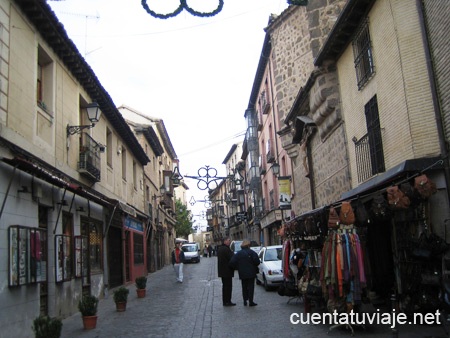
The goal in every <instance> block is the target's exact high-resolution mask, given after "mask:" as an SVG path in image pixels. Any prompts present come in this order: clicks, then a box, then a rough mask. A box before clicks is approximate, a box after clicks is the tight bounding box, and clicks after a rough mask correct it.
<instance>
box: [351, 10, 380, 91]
mask: <svg viewBox="0 0 450 338" xmlns="http://www.w3.org/2000/svg"><path fill="white" fill-rule="evenodd" d="M352 44H353V55H354V57H355V70H356V80H357V82H358V90H361V89H362V88H363V87H364V85H365V84H366V83H367V82H368V81H369V79H370V78H371V77H372V75H373V74H374V73H375V66H374V63H373V53H372V42H371V40H370V33H369V21H368V20H367V19H366V20H364V22H363V23H362V25H361V26H360V28H359V30H358V31H357V33H356V36H355V38H354V39H353V43H352Z"/></svg>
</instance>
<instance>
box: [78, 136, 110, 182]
mask: <svg viewBox="0 0 450 338" xmlns="http://www.w3.org/2000/svg"><path fill="white" fill-rule="evenodd" d="M102 149H104V147H103V146H102V145H101V144H100V143H98V142H97V141H95V140H94V139H93V138H92V137H91V136H89V134H87V133H83V135H82V144H81V146H80V157H79V161H78V172H79V173H80V174H81V175H82V176H84V177H86V178H88V179H90V180H92V181H95V182H99V181H100V173H101V167H100V163H101V162H100V152H101V150H102Z"/></svg>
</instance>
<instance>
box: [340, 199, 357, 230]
mask: <svg viewBox="0 0 450 338" xmlns="http://www.w3.org/2000/svg"><path fill="white" fill-rule="evenodd" d="M339 220H340V221H341V223H342V224H345V225H350V224H354V223H355V213H354V212H353V208H352V205H351V204H350V202H348V201H345V202H342V206H341V212H340V213H339Z"/></svg>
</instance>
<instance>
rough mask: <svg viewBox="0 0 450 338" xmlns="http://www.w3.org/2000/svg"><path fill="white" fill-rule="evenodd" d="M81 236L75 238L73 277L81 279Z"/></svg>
mask: <svg viewBox="0 0 450 338" xmlns="http://www.w3.org/2000/svg"><path fill="white" fill-rule="evenodd" d="M82 266H83V264H82V256H81V236H77V237H75V277H81V269H82Z"/></svg>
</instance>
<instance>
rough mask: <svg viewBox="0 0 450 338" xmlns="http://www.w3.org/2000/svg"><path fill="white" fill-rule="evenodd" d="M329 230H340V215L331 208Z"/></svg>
mask: <svg viewBox="0 0 450 338" xmlns="http://www.w3.org/2000/svg"><path fill="white" fill-rule="evenodd" d="M328 228H331V229H336V228H339V215H338V213H337V211H336V209H335V208H334V207H330V211H329V212H328Z"/></svg>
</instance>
